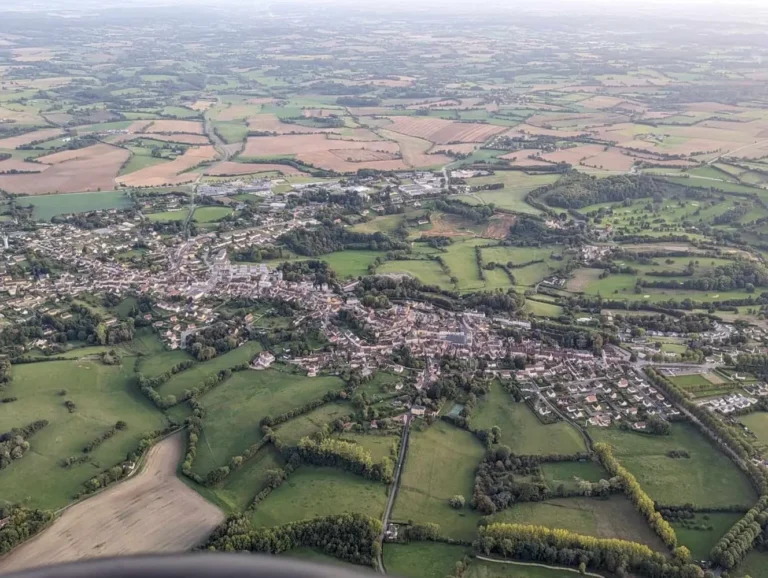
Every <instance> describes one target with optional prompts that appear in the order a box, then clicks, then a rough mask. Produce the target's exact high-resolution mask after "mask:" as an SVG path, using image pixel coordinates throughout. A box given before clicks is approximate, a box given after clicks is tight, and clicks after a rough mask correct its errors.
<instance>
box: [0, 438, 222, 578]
mask: <svg viewBox="0 0 768 578" xmlns="http://www.w3.org/2000/svg"><path fill="white" fill-rule="evenodd" d="M182 452H183V442H182V434H180V433H179V434H176V435H174V436H172V437H169V438H167V439H165V440H163V441H162V442H160V443H158V444H157V445H156V446H154V447H153V448H152V449H151V450H150V452H149V455H148V456H147V460H146V463H145V466H144V468H143V470H142V471H141V472H140V473H139V474H137V475H136V476H135V477H133V478H131V479H129V480H128V481H126V482H124V483H121V484H118V485H117V486H115V487H113V488H111V489H109V490H107V491H105V492H103V493H101V494H99V495H97V496H94V497H93V498H90V499H88V500H86V501H84V502H82V503H80V504H77V505H75V506H72V507H71V508H69V509H68V510H66V511H65V512H64V513H63V514H62V516H61V517H60V518H59V519H58V520H56V521H55V522H54V523H53V525H52V526H51V527H50V528H48V529H47V530H46V531H44V532H43V533H42V534H40V535H39V536H37V537H36V538H34V539H32V540H30V541H29V542H27V543H26V544H23V545H22V546H20V547H19V548H18V549H16V550H14V551H13V552H11V554H9V555H8V556H7V557H5V558H0V574H2V573H5V572H11V571H17V570H21V569H25V568H32V567H36V566H45V565H48V564H54V563H61V562H68V561H73V560H79V559H82V558H94V557H100V556H121V555H123V556H124V555H129V554H138V553H143V552H178V551H184V550H188V549H190V548H192V547H193V546H195V545H197V544H198V543H199V542H200V541H201V540H203V539H204V538H205V537H206V536H207V535H208V534H209V533H210V532H211V530H213V528H214V527H216V525H218V524H219V523H221V522H222V521H223V520H224V515H223V514H222V513H221V512H220V511H219V510H218V509H217V508H216V507H215V506H213V505H211V504H209V503H208V502H206V501H205V500H204V499H203V498H202V497H201V496H200V495H199V494H197V493H196V492H195V491H194V490H192V489H191V488H189V487H188V486H186V485H185V484H184V483H183V482H182V481H181V480H179V479H178V478H177V477H176V467H177V465H178V463H179V461H180V460H181V458H182Z"/></svg>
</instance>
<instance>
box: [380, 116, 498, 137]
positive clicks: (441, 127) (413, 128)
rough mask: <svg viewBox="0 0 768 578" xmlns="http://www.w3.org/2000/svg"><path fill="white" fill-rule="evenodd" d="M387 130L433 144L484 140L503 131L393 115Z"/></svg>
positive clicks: (490, 126)
mask: <svg viewBox="0 0 768 578" xmlns="http://www.w3.org/2000/svg"><path fill="white" fill-rule="evenodd" d="M387 130H390V131H393V132H399V133H402V134H405V135H408V136H415V137H418V138H422V139H425V140H428V141H432V142H433V143H435V144H448V143H454V142H485V141H487V140H488V139H489V138H491V137H492V136H494V135H496V134H499V133H500V132H504V128H503V127H498V126H493V125H487V124H472V123H462V122H454V121H451V120H443V119H440V118H430V119H421V118H410V117H393V118H392V124H391V125H389V126H388V127H387Z"/></svg>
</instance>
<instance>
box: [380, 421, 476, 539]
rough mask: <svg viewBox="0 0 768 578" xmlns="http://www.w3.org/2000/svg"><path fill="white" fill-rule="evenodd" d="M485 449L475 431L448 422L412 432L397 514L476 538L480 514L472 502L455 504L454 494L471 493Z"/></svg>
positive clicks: (396, 518) (399, 518)
mask: <svg viewBox="0 0 768 578" xmlns="http://www.w3.org/2000/svg"><path fill="white" fill-rule="evenodd" d="M483 454H484V450H483V446H482V445H481V444H480V442H479V441H478V440H477V439H476V438H475V437H474V436H472V434H470V433H468V432H465V431H463V430H460V429H457V428H455V427H453V426H451V425H450V424H448V423H446V422H442V421H438V422H436V423H435V424H434V425H432V426H430V427H429V429H427V430H426V431H425V432H412V433H411V438H410V441H409V448H408V454H407V459H406V462H405V465H404V466H403V474H402V482H401V485H400V490H399V492H398V494H397V499H396V501H395V507H394V510H393V512H392V519H393V520H394V521H401V522H402V521H407V520H413V521H414V522H416V523H423V522H434V523H436V524H439V525H440V534H441V535H443V536H447V537H451V538H461V539H464V540H471V539H472V538H473V536H474V535H475V529H476V526H477V521H478V520H479V519H480V515H479V514H478V513H476V512H474V511H472V510H470V509H469V508H465V509H463V510H454V509H452V508H451V507H450V505H449V504H448V500H449V499H450V498H451V497H452V496H455V495H457V494H460V495H463V496H464V497H465V498H466V499H467V500H469V499H471V496H472V488H473V484H474V479H475V468H476V467H477V465H478V464H479V463H480V460H481V459H482V457H483Z"/></svg>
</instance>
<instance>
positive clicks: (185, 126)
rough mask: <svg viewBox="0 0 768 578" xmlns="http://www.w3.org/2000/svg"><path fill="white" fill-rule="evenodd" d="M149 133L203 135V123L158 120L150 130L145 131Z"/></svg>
mask: <svg viewBox="0 0 768 578" xmlns="http://www.w3.org/2000/svg"><path fill="white" fill-rule="evenodd" d="M144 131H145V132H149V133H156V132H159V133H166V134H173V133H177V132H182V133H187V134H203V123H202V122H199V121H196V120H156V121H154V122H152V124H151V125H150V126H149V128H146V129H144Z"/></svg>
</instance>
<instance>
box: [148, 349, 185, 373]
mask: <svg viewBox="0 0 768 578" xmlns="http://www.w3.org/2000/svg"><path fill="white" fill-rule="evenodd" d="M188 359H192V356H191V355H190V354H189V353H187V352H186V351H185V350H183V349H174V350H173V351H163V352H161V353H156V354H154V355H150V356H147V357H142V358H141V360H139V362H138V364H137V366H136V367H137V370H138V371H139V372H140V373H142V374H144V376H145V377H154V376H156V375H160V374H161V373H164V372H166V371H170V369H171V368H172V367H173V366H174V365H176V364H177V363H181V362H182V361H186V360H188Z"/></svg>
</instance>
